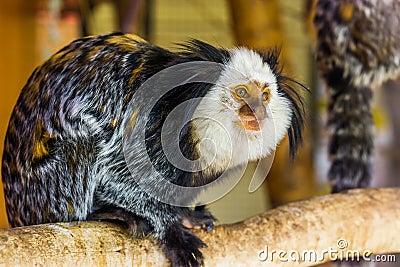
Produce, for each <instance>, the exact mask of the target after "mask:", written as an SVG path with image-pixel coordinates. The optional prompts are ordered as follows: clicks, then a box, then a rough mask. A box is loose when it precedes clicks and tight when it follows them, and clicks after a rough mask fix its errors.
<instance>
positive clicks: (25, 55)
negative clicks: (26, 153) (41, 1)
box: [0, 0, 36, 228]
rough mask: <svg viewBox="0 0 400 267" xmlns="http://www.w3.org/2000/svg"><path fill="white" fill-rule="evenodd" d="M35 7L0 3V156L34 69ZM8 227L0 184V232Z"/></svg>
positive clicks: (25, 3)
mask: <svg viewBox="0 0 400 267" xmlns="http://www.w3.org/2000/svg"><path fill="white" fill-rule="evenodd" d="M35 3H36V1H24V0H12V1H0V36H2V41H1V46H0V81H1V84H0V87H1V89H0V92H1V98H0V151H1V153H2V151H3V140H4V135H5V132H6V129H7V125H8V119H9V117H10V114H11V111H12V108H13V106H14V104H15V102H16V100H17V97H18V94H19V92H20V90H21V88H22V86H23V85H24V83H25V82H26V80H27V78H28V76H29V74H30V73H31V72H32V70H33V68H34V66H35V59H36V58H35V19H34V18H35V17H34V5H35ZM25 138H28V137H25ZM7 226H8V223H7V219H6V213H5V205H4V195H3V186H2V184H1V182H0V228H4V227H7Z"/></svg>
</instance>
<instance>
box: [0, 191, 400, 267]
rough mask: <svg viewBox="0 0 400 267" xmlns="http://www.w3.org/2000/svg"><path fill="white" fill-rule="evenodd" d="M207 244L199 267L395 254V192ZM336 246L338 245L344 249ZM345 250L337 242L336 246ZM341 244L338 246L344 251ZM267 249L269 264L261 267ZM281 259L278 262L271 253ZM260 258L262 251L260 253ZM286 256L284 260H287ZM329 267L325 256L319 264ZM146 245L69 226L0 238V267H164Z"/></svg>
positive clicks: (315, 203) (217, 234) (220, 233)
mask: <svg viewBox="0 0 400 267" xmlns="http://www.w3.org/2000/svg"><path fill="white" fill-rule="evenodd" d="M196 233H197V234H198V236H199V237H200V238H201V239H203V240H204V242H206V243H207V244H208V248H205V249H203V253H204V256H205V266H257V265H262V266H267V265H268V266H271V265H272V264H271V257H272V256H274V258H273V263H274V264H275V265H276V266H309V265H315V264H317V263H321V262H322V260H320V261H315V260H313V259H311V261H305V262H299V261H297V262H294V261H292V260H291V258H292V257H294V256H295V254H294V253H295V251H298V252H299V253H302V252H303V251H304V250H307V251H311V250H315V251H316V253H317V255H318V256H319V257H320V256H321V255H322V254H323V253H322V252H323V251H324V250H326V251H329V250H330V249H331V250H332V249H333V250H338V251H341V250H340V249H338V240H340V239H343V240H346V242H347V243H348V247H347V248H345V249H344V250H343V251H347V250H357V251H360V252H362V251H364V250H369V251H371V252H373V253H390V252H400V235H399V233H400V188H399V189H397V188H396V189H395V188H387V189H358V190H352V191H348V192H345V193H341V194H335V195H326V196H321V197H315V198H312V199H310V200H305V201H299V202H295V203H290V204H288V205H285V206H281V207H278V208H276V209H274V210H271V211H268V212H265V213H263V214H261V215H258V216H254V217H252V218H250V219H248V220H245V221H243V222H240V223H237V224H233V225H222V226H217V227H216V228H215V229H214V230H213V231H212V232H210V233H205V232H203V231H196ZM343 240H342V241H343ZM343 242H344V241H343ZM343 242H342V243H341V244H339V245H343ZM266 246H268V253H269V258H268V259H267V260H266V261H265V262H262V261H260V260H259V258H258V257H259V256H260V257H261V258H265V256H266V254H265V253H261V254H260V250H266ZM273 250H279V251H280V250H282V251H286V252H287V253H288V254H286V256H285V255H283V254H281V255H280V256H281V258H283V259H285V258H286V259H288V262H282V261H280V260H279V257H278V256H279V255H278V252H276V253H275V254H273V255H271V253H273ZM265 252H266V251H265ZM289 254H291V255H289ZM327 260H329V254H325V258H324V260H323V261H327ZM166 263H167V260H166V259H165V257H164V255H163V253H162V251H161V250H160V249H159V248H158V246H157V245H155V243H154V242H153V241H152V240H151V239H150V238H148V239H133V238H130V237H129V236H127V235H126V234H125V232H124V230H123V229H121V228H119V227H117V226H115V225H113V224H111V223H99V222H72V223H53V224H45V225H38V226H29V227H21V228H14V229H3V230H0V266H3V265H4V266H16V265H18V266H55V265H57V266H165V265H166Z"/></svg>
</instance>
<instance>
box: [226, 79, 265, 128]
mask: <svg viewBox="0 0 400 267" xmlns="http://www.w3.org/2000/svg"><path fill="white" fill-rule="evenodd" d="M231 94H232V96H233V98H234V99H235V101H237V103H238V104H239V105H240V108H239V109H238V110H237V115H238V118H239V121H237V122H235V124H236V125H237V126H241V127H243V128H244V129H246V130H249V131H260V130H261V128H262V127H263V125H264V121H265V119H266V118H267V111H266V106H267V105H268V102H269V101H270V98H271V91H270V89H269V87H268V84H267V83H265V82H258V81H255V80H253V81H250V82H249V83H247V84H241V85H238V86H235V87H233V88H232V89H231Z"/></svg>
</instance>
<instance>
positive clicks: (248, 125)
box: [242, 120, 261, 131]
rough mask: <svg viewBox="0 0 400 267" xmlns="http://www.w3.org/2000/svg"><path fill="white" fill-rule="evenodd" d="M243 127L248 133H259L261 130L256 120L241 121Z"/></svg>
mask: <svg viewBox="0 0 400 267" xmlns="http://www.w3.org/2000/svg"><path fill="white" fill-rule="evenodd" d="M242 124H243V127H244V128H245V129H246V130H249V131H259V130H260V129H261V126H260V124H259V123H258V120H249V121H242Z"/></svg>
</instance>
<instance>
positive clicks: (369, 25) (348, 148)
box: [313, 0, 400, 192]
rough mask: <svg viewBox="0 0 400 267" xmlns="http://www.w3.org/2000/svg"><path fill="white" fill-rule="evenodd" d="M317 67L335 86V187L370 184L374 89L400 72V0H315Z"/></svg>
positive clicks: (331, 118)
mask: <svg viewBox="0 0 400 267" xmlns="http://www.w3.org/2000/svg"><path fill="white" fill-rule="evenodd" d="M314 2H315V9H314V10H315V14H314V21H313V22H314V26H315V30H316V57H317V68H318V71H320V73H321V76H322V77H323V79H324V80H325V81H326V83H327V86H328V90H329V106H328V126H329V128H330V130H331V136H330V144H329V154H330V157H331V160H332V163H331V167H330V170H329V174H328V176H329V179H330V182H331V185H332V191H333V192H339V191H342V190H345V189H352V188H358V187H366V186H369V184H370V180H371V166H370V165H371V162H370V157H371V153H372V150H373V119H372V111H371V99H372V91H373V89H374V88H379V87H380V86H381V85H382V83H383V82H385V81H387V80H389V79H393V78H396V77H400V1H397V0H382V1H378V0H314Z"/></svg>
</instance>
